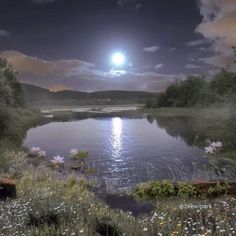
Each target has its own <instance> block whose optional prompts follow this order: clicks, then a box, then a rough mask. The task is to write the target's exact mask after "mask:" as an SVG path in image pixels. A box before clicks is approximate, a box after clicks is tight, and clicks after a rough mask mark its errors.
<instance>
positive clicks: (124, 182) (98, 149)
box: [24, 117, 208, 191]
mask: <svg viewBox="0 0 236 236" xmlns="http://www.w3.org/2000/svg"><path fill="white" fill-rule="evenodd" d="M198 124H201V125H202V124H204V122H203V121H202V120H196V119H194V120H192V118H189V117H162V118H155V119H153V118H152V117H144V118H138V119H137V118H136V119H131V118H119V117H114V118H99V119H85V120H77V121H69V122H51V123H48V124H45V125H42V126H38V127H36V128H32V129H30V130H28V132H27V136H26V139H25V141H24V145H25V146H27V147H28V148H31V147H33V146H39V147H41V148H42V149H43V150H46V151H47V156H48V157H49V158H51V157H53V156H55V155H62V156H64V157H65V162H66V166H67V165H68V163H70V157H69V152H70V149H72V148H78V149H79V150H81V151H86V150H87V151H89V164H90V166H92V167H94V168H95V169H96V174H95V176H96V178H98V179H99V180H101V181H103V182H104V183H105V184H106V188H107V190H108V191H116V190H117V189H118V190H122V189H127V188H129V187H132V186H134V185H135V184H137V183H140V182H145V181H148V180H153V179H159V180H160V179H169V180H172V181H177V180H190V179H205V178H207V174H206V173H205V172H204V171H203V169H204V167H205V166H207V165H208V160H207V158H206V157H205V153H204V147H197V145H195V142H196V140H197V141H198V143H200V141H201V139H202V141H203V142H205V137H204V134H201V132H200V133H199V131H198V132H196V131H195V128H194V127H195V126H196V125H198ZM202 129H203V130H204V127H202ZM199 140H200V141H199ZM65 168H66V167H65Z"/></svg>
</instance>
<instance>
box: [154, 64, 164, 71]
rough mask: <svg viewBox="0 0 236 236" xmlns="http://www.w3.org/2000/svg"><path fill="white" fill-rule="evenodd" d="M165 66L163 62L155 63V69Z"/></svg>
mask: <svg viewBox="0 0 236 236" xmlns="http://www.w3.org/2000/svg"><path fill="white" fill-rule="evenodd" d="M163 66H164V64H163V63H160V64H157V65H155V69H156V70H158V69H160V68H162V67H163Z"/></svg>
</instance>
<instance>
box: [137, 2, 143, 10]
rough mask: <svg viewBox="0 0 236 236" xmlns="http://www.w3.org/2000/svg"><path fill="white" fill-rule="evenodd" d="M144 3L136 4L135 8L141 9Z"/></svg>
mask: <svg viewBox="0 0 236 236" xmlns="http://www.w3.org/2000/svg"><path fill="white" fill-rule="evenodd" d="M142 6H143V5H142V4H141V3H137V4H136V5H135V10H137V11H138V10H140V9H141V8H142Z"/></svg>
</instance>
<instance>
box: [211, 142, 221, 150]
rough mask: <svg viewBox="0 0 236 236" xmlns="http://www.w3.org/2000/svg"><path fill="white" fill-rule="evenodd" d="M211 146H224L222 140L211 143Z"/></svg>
mask: <svg viewBox="0 0 236 236" xmlns="http://www.w3.org/2000/svg"><path fill="white" fill-rule="evenodd" d="M211 146H212V147H214V148H221V147H222V146H223V144H222V142H219V141H217V142H212V143H211Z"/></svg>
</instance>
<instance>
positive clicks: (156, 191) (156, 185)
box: [133, 180, 229, 200]
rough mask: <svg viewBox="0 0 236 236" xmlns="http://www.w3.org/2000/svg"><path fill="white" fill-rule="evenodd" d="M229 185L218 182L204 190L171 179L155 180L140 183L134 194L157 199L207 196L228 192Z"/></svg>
mask: <svg viewBox="0 0 236 236" xmlns="http://www.w3.org/2000/svg"><path fill="white" fill-rule="evenodd" d="M228 188H229V185H228V184H227V183H223V184H222V183H217V184H216V185H215V186H212V187H209V188H208V189H207V191H205V190H202V189H201V188H200V186H198V185H195V184H192V183H185V182H178V183H176V184H172V183H171V182H169V181H166V180H164V181H153V182H150V183H145V184H140V185H138V186H137V187H136V188H135V189H134V190H133V195H134V196H135V197H136V198H137V199H141V200H155V199H157V198H158V199H162V198H166V197H173V196H178V197H206V196H215V195H221V194H225V193H227V189H228Z"/></svg>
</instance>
